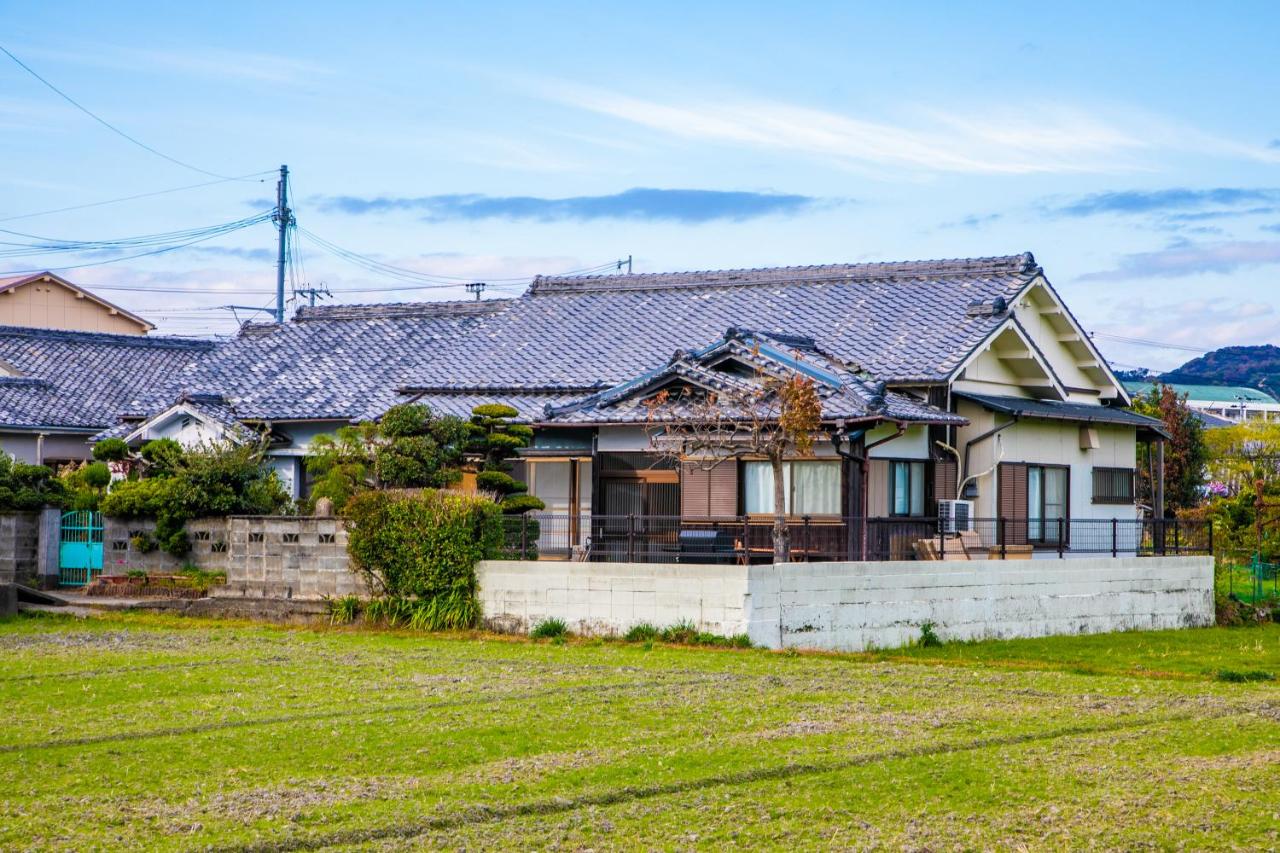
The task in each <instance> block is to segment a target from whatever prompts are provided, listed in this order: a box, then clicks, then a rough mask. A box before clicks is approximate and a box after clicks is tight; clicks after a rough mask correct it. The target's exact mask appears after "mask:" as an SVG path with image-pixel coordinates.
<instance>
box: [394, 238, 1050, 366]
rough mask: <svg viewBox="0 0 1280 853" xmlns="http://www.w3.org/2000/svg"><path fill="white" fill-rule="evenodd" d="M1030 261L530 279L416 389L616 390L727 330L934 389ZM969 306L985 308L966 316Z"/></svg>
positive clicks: (1031, 272)
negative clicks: (489, 385) (781, 341)
mask: <svg viewBox="0 0 1280 853" xmlns="http://www.w3.org/2000/svg"><path fill="white" fill-rule="evenodd" d="M1040 272H1041V271H1040V268H1039V267H1038V266H1036V264H1035V260H1034V259H1033V258H1032V257H1031V255H1029V254H1024V255H1015V256H1012V257H1007V258H984V259H978V260H971V261H936V262H910V263H901V264H838V265H830V266H816V267H784V268H778V269H762V270H731V271H722V272H696V273H662V274H653V275H649V274H638V275H610V276H588V277H580V278H538V279H536V280H535V281H534V284H533V286H532V287H531V288H530V291H529V293H528V294H526V295H525V296H523V297H521V298H519V299H514V300H511V302H510V303H509V304H508V305H507V306H505V307H504V308H503V309H502V310H501V311H499V312H497V313H496V314H494V315H492V316H490V317H487V318H485V319H484V321H483V323H482V324H481V325H479V326H478V327H477V328H476V329H474V330H473V331H472V333H471V334H469V335H468V336H467V338H466V340H464V341H461V342H460V344H459V346H457V347H453V348H451V349H450V350H449V351H448V352H447V353H443V354H442V357H441V358H439V359H436V360H434V361H432V362H431V364H430V365H428V366H427V367H426V369H424V371H423V372H422V373H421V374H420V375H419V377H418V379H417V384H420V385H446V384H451V383H456V384H458V385H462V386H466V385H477V384H483V383H485V382H491V381H493V380H495V379H498V378H501V379H502V380H503V381H506V382H508V383H509V384H512V385H517V386H525V387H537V386H540V385H545V384H547V383H550V382H561V383H579V384H581V383H583V382H584V381H591V380H604V381H606V382H610V383H617V382H622V381H625V380H627V379H629V378H630V377H632V376H635V375H637V374H639V373H640V372H642V371H644V370H647V369H649V368H650V367H652V366H653V365H654V364H657V363H660V362H662V361H663V360H665V359H666V358H667V356H668V355H670V353H671V352H673V351H674V350H677V349H688V348H691V347H695V346H699V345H701V344H702V343H703V342H705V341H708V340H713V339H715V338H716V337H717V336H719V335H720V333H721V332H723V331H724V329H725V328H726V327H728V326H732V325H741V326H746V327H749V328H752V329H758V330H760V331H763V332H774V333H794V334H801V335H808V336H810V337H813V338H815V339H816V340H818V341H819V342H820V343H821V345H822V346H823V347H824V348H825V349H826V350H827V351H829V352H831V353H832V354H833V355H835V356H836V357H838V358H840V359H842V360H843V361H846V362H850V363H853V364H856V365H858V366H860V367H862V368H865V369H866V370H869V371H870V372H872V373H874V374H875V375H876V376H878V377H880V378H882V379H884V380H887V381H889V382H891V383H895V382H910V381H921V382H940V381H944V380H945V378H947V377H948V376H949V375H950V374H951V373H952V372H953V371H954V370H955V369H956V368H957V367H958V366H959V365H960V363H961V362H962V361H963V360H964V359H965V357H966V356H967V355H968V354H969V353H970V352H971V351H972V350H973V349H974V348H975V347H976V346H977V345H978V344H979V343H981V341H983V340H984V339H985V338H986V337H987V336H988V335H990V334H991V332H992V331H994V330H995V329H996V328H997V327H998V326H999V325H1000V324H1001V323H1003V322H1004V321H1005V320H1006V319H1007V316H1008V315H1007V314H1006V313H1004V312H998V311H995V310H994V306H995V305H996V304H997V300H1005V301H1006V302H1012V300H1013V297H1014V296H1015V295H1016V294H1018V293H1019V292H1020V291H1021V290H1023V289H1024V288H1025V287H1026V286H1027V285H1028V284H1029V283H1030V282H1031V281H1032V280H1034V279H1035V278H1036V277H1037V276H1038V275H1040ZM975 303H986V304H990V305H992V306H993V310H990V311H973V310H971V306H972V305H974V304H975Z"/></svg>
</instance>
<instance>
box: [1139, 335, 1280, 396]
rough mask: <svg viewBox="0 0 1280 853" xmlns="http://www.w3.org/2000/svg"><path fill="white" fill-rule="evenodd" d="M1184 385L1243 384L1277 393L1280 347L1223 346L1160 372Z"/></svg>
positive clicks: (1279, 381)
mask: <svg viewBox="0 0 1280 853" xmlns="http://www.w3.org/2000/svg"><path fill="white" fill-rule="evenodd" d="M1160 378H1161V379H1163V380H1164V381H1165V382H1181V383H1184V384H1187V385H1197V384H1198V385H1246V386H1248V387H1250V388H1260V389H1262V390H1263V391H1266V392H1267V393H1268V394H1271V395H1272V396H1280V347H1276V346H1272V345H1271V344H1266V345H1264V346H1256V347H1223V348H1222V349H1218V350H1214V351H1213V352H1208V353H1205V354H1204V355H1202V356H1200V357H1199V358H1193V359H1191V361H1188V362H1187V363H1186V364H1184V365H1182V366H1181V367H1179V368H1177V369H1176V370H1170V371H1169V372H1168V373H1164V374H1161V376H1160Z"/></svg>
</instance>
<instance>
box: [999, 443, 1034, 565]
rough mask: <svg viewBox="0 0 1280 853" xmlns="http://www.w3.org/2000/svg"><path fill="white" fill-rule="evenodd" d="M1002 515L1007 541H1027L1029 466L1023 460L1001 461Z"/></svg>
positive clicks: (1012, 542)
mask: <svg viewBox="0 0 1280 853" xmlns="http://www.w3.org/2000/svg"><path fill="white" fill-rule="evenodd" d="M999 478H1000V482H999V487H998V491H999V502H1000V516H1001V518H1004V519H1009V520H1008V521H1006V522H1005V526H1004V537H1005V542H1006V543H1008V544H1010V545H1025V544H1026V542H1027V466H1026V464H1024V463H1022V462H1001V463H1000V468H999Z"/></svg>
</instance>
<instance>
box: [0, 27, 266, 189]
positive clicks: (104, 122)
mask: <svg viewBox="0 0 1280 853" xmlns="http://www.w3.org/2000/svg"><path fill="white" fill-rule="evenodd" d="M0 52H3V53H4V54H5V56H7V57H9V58H10V59H12V60H13V61H14V62H16V63H17V64H18V67H19V68H21V69H22V70H23V71H26V72H27V73H28V74H30V75H31V76H32V77H34V78H36V79H37V80H39V81H40V82H41V83H43V84H44V85H45V86H47V87H48V88H49V89H50V91H52V92H53V93H54V94H56V95H57V96H58V97H60V98H62V99H63V100H64V101H66V102H67V103H69V104H71V106H73V107H75V108H76V109H78V110H79V111H80V112H82V113H84V114H85V115H87V116H88V117H89V118H91V119H93V120H94V121H96V122H97V123H98V124H100V125H102V126H103V127H105V128H106V129H107V130H109V131H111V132H112V133H114V134H116V135H117V136H119V137H121V138H122V139H126V140H128V141H129V142H132V143H133V144H134V145H136V146H138V147H139V148H141V149H142V150H144V151H148V152H150V153H151V154H154V155H155V156H157V157H159V158H161V159H162V160H168V161H169V162H170V163H173V164H174V165H177V166H181V167H182V168H184V169H190V170H191V171H193V172H199V173H200V174H202V175H208V176H209V177H211V178H220V179H222V180H224V181H235V180H243V179H241V178H232V177H230V176H228V175H220V174H218V173H217V172H210V171H209V170H208V169H201V168H200V167H199V166H193V165H191V164H190V163H186V162H183V161H182V160H179V159H177V158H176V157H170V156H169V155H168V154H165V153H164V152H162V151H157V150H156V149H154V148H152V147H151V146H150V145H148V144H146V143H145V142H142V141H141V140H139V139H137V138H135V137H133V136H130V135H129V134H127V133H125V132H124V131H123V130H121V129H120V128H118V127H116V126H115V125H113V124H112V123H111V122H109V121H107V120H106V119H104V118H102V117H101V116H99V115H98V114H97V113H95V112H93V111H92V110H90V109H89V108H88V107H86V106H84V105H83V104H81V103H80V102H79V101H77V100H76V99H75V98H73V97H71V96H70V95H68V94H67V93H66V92H64V91H62V90H61V89H59V88H58V87H57V86H55V85H53V84H52V83H50V82H49V81H48V80H46V79H44V78H43V77H41V76H40V75H39V74H37V73H36V71H35V69H33V68H32V67H31V66H30V65H27V64H26V63H25V62H23V61H22V60H21V59H19V58H18V57H16V56H14V55H13V54H12V53H10V52H9V49H8V48H6V47H5V46H4V45H0Z"/></svg>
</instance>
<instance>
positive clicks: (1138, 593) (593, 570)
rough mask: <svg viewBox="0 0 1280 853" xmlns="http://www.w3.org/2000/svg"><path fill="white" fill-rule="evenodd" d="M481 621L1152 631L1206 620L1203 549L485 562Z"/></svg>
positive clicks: (898, 632) (891, 630) (818, 637)
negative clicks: (847, 558)
mask: <svg viewBox="0 0 1280 853" xmlns="http://www.w3.org/2000/svg"><path fill="white" fill-rule="evenodd" d="M477 572H478V575H479V581H480V597H481V602H482V604H483V607H484V613H485V618H486V620H488V621H489V623H490V625H492V626H493V627H496V628H500V629H503V630H509V631H519V632H524V631H527V630H528V629H529V628H530V627H532V626H533V625H535V624H537V623H538V622H539V621H541V620H543V619H547V618H552V617H554V618H558V619H562V620H564V621H565V623H566V624H567V625H568V626H569V628H570V630H572V631H576V632H579V633H585V634H621V633H624V632H625V631H626V630H627V629H628V628H630V627H632V626H634V625H637V624H640V623H649V624H652V625H655V626H657V627H665V626H667V625H673V624H675V623H677V622H681V621H685V620H688V621H690V622H693V623H694V624H695V625H697V626H698V627H699V628H700V629H701V630H704V631H710V632H713V633H717V634H725V635H731V634H737V633H743V632H745V633H747V634H748V635H750V637H751V639H752V641H753V642H754V643H756V644H757V645H762V646H767V647H769V648H784V647H796V648H811V649H828V650H835V651H861V650H864V649H867V648H873V647H874V648H893V647H899V646H903V645H906V644H908V643H911V642H914V641H915V640H917V639H918V638H919V636H920V626H921V625H922V624H924V623H925V622H931V623H933V625H934V630H935V631H936V632H937V633H938V634H939V636H941V637H942V638H943V639H944V640H971V639H983V638H1010V637H1043V636H1049V635H1054V634H1081V633H1098V632H1104V631H1129V630H1154V629H1162V628H1180V627H1191V626H1201V625H1210V624H1212V623H1213V618H1214V613H1213V560H1212V558H1210V557H1130V558H1120V559H1111V558H1094V559H1078V560H1058V561H1044V560H1025V561H1017V560H1010V561H1000V560H976V561H971V562H930V563H921V562H910V561H908V562H863V563H858V562H842V563H791V564H787V565H782V566H750V567H747V566H736V565H735V566H700V565H675V564H642V563H574V562H551V561H541V562H504V561H490V562H482V563H480V564H479V566H478V568H477Z"/></svg>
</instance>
